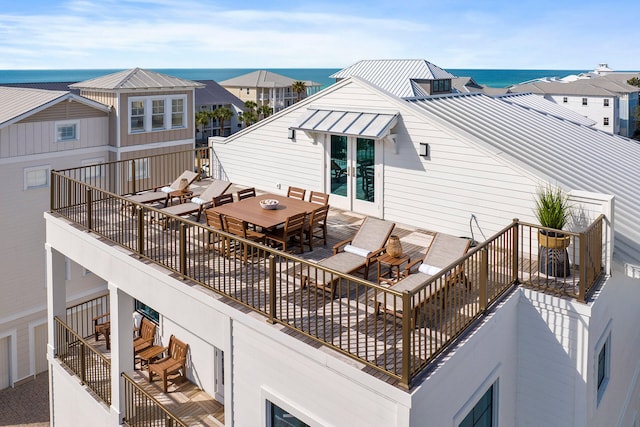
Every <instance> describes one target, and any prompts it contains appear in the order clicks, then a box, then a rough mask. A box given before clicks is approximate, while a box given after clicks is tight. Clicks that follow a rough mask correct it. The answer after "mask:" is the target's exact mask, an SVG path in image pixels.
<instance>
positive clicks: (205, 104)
mask: <svg viewBox="0 0 640 427" xmlns="http://www.w3.org/2000/svg"><path fill="white" fill-rule="evenodd" d="M198 83H201V84H203V85H204V87H203V88H201V89H200V90H197V91H196V110H195V111H196V113H197V112H198V111H213V110H215V109H216V108H220V107H225V108H228V109H229V110H231V112H232V113H233V117H232V118H231V120H229V121H228V122H227V121H225V123H224V124H223V127H222V135H220V123H218V121H217V120H214V119H211V121H210V122H209V123H208V124H207V125H206V126H205V127H204V129H202V130H200V132H198V139H207V138H208V137H210V136H229V135H231V134H232V133H235V132H237V131H238V130H239V129H240V128H241V123H240V121H239V120H238V117H239V116H240V115H241V114H242V112H243V111H244V103H243V102H242V100H241V99H240V98H238V97H236V96H234V95H232V94H231V92H229V91H228V90H226V89H225V88H223V87H222V86H220V85H219V84H218V83H216V82H215V81H214V80H198Z"/></svg>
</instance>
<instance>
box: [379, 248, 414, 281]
mask: <svg viewBox="0 0 640 427" xmlns="http://www.w3.org/2000/svg"><path fill="white" fill-rule="evenodd" d="M409 262H411V257H409V255H404V254H403V255H401V256H399V257H397V258H395V257H392V256H391V255H389V254H383V255H381V256H380V257H378V284H382V283H387V284H389V285H393V284H395V283H397V282H398V281H399V280H400V279H402V277H403V274H402V266H403V265H404V264H408V263H409Z"/></svg>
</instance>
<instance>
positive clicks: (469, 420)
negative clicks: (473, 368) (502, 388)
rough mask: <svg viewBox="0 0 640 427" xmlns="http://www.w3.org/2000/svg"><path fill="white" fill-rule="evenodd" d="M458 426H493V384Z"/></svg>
mask: <svg viewBox="0 0 640 427" xmlns="http://www.w3.org/2000/svg"><path fill="white" fill-rule="evenodd" d="M458 426H459V427H492V426H493V385H492V386H491V387H489V390H487V392H486V393H485V394H484V395H482V397H481V398H480V400H479V401H478V403H476V405H475V406H474V407H473V409H472V410H471V411H470V412H469V413H468V414H467V416H466V417H464V419H463V420H462V422H461V423H460V424H459V425H458Z"/></svg>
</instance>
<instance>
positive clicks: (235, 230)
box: [224, 216, 265, 262]
mask: <svg viewBox="0 0 640 427" xmlns="http://www.w3.org/2000/svg"><path fill="white" fill-rule="evenodd" d="M224 229H225V230H226V231H227V232H229V233H231V234H235V235H236V236H238V237H242V238H243V239H247V240H252V241H254V242H258V243H265V235H264V234H263V233H259V232H257V231H253V230H249V229H248V227H247V222H246V221H243V220H241V219H238V218H234V217H232V216H225V217H224ZM235 243H236V248H237V247H238V245H241V246H242V260H243V261H244V262H247V260H248V255H249V254H248V251H249V245H247V244H246V243H243V242H235ZM230 250H231V249H229V251H230ZM252 253H253V251H252Z"/></svg>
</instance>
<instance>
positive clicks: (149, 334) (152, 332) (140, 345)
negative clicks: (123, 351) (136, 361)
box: [133, 317, 156, 354]
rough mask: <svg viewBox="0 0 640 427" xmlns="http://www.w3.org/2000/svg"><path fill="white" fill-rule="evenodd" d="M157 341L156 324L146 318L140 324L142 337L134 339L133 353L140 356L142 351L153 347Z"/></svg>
mask: <svg viewBox="0 0 640 427" xmlns="http://www.w3.org/2000/svg"><path fill="white" fill-rule="evenodd" d="M155 339H156V324H155V323H153V322H152V321H151V320H149V319H147V318H146V317H144V318H143V319H142V323H141V324H140V335H139V336H137V337H135V338H134V339H133V353H134V354H138V353H139V352H141V351H142V350H144V349H146V348H149V347H151V346H152V345H153V341H154V340H155Z"/></svg>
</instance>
